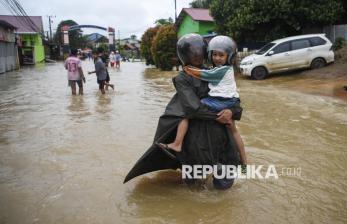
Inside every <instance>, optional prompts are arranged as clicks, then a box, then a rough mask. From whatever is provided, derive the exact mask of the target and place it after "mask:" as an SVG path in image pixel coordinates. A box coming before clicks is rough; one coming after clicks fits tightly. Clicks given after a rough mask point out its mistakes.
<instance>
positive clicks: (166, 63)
mask: <svg viewBox="0 0 347 224" xmlns="http://www.w3.org/2000/svg"><path fill="white" fill-rule="evenodd" d="M176 42H177V35H176V28H175V26H174V25H173V24H170V25H163V26H160V28H159V30H158V32H157V34H156V35H155V37H154V38H153V42H152V47H151V53H152V56H153V60H154V63H155V65H156V66H157V67H158V68H160V69H162V70H166V71H169V70H172V67H173V65H174V63H173V59H174V58H175V57H176Z"/></svg>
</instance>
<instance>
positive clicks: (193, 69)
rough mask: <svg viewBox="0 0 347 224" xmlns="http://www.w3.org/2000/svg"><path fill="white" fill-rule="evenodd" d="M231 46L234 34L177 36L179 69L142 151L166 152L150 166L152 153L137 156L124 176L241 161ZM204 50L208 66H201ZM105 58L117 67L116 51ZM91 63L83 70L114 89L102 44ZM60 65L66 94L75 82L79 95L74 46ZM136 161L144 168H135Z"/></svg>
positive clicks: (228, 182)
mask: <svg viewBox="0 0 347 224" xmlns="http://www.w3.org/2000/svg"><path fill="white" fill-rule="evenodd" d="M236 47H237V46H236V43H235V42H234V40H233V39H231V38H230V37H227V36H216V37H214V38H212V39H211V40H210V42H209V43H208V45H207V44H206V42H205V40H204V39H203V38H202V37H201V36H200V35H198V34H187V35H184V36H183V37H181V38H180V39H179V40H178V42H177V54H178V57H179V59H180V61H181V63H182V66H183V70H182V71H181V72H179V74H178V75H177V76H176V77H174V78H173V84H174V86H175V89H176V94H175V95H174V96H173V98H172V99H171V101H170V102H169V103H168V105H167V107H166V109H165V112H164V114H163V115H162V116H161V117H160V119H159V123H158V128H157V132H156V135H155V138H154V141H153V145H152V146H151V147H150V148H149V150H148V152H147V153H145V155H144V156H143V157H146V156H149V157H150V156H153V155H154V154H156V153H162V155H165V156H166V157H161V156H159V158H160V159H159V160H158V161H157V163H158V164H156V165H154V168H153V167H150V166H153V164H146V163H148V161H152V162H153V160H155V159H157V158H158V157H157V156H154V157H153V158H155V159H152V160H151V159H147V160H144V161H142V159H143V157H142V158H141V159H140V160H139V161H138V163H137V164H136V165H135V167H134V168H133V169H132V170H131V171H130V172H129V174H128V176H127V177H126V181H127V180H129V179H131V178H133V177H135V176H138V175H141V174H143V173H146V172H150V171H154V170H160V169H169V168H172V169H175V168H179V165H183V164H189V165H197V164H201V165H216V164H225V165H239V164H241V165H246V164H247V159H246V153H245V147H244V144H243V141H242V138H241V135H240V134H239V132H238V130H237V128H236V125H235V120H240V119H241V114H242V108H241V106H240V96H239V93H238V90H237V86H236V82H235V76H234V69H233V65H234V62H235V55H236ZM206 55H207V59H208V62H209V64H210V65H211V67H210V68H207V67H205V66H204V61H205V59H206ZM109 60H110V64H111V67H112V68H113V67H114V66H115V67H116V68H119V67H120V60H121V57H120V55H119V53H118V52H116V53H114V52H111V54H110V56H109ZM94 63H95V71H92V72H88V74H92V73H95V74H96V77H97V82H98V84H99V89H100V91H101V93H102V94H105V89H107V88H108V87H110V88H112V89H114V85H113V84H110V83H109V82H110V77H109V74H108V71H107V65H108V63H109V61H108V60H107V56H106V55H105V54H104V50H103V49H102V48H98V49H97V51H96V52H95V54H94ZM65 68H66V69H67V70H68V81H69V86H71V90H72V94H73V95H76V94H77V93H76V84H77V85H78V86H79V94H81V95H82V94H83V82H85V78H84V74H83V70H82V67H81V61H80V60H79V59H78V58H77V50H75V49H72V50H71V56H70V57H69V58H67V59H66V61H65ZM151 152H155V153H154V154H153V153H151ZM143 163H144V165H143ZM137 166H138V167H141V169H144V167H147V168H145V169H144V170H145V171H138V170H137V169H139V168H137ZM148 167H150V168H148ZM190 181H193V182H194V180H190ZM233 182H234V180H233V179H227V178H224V179H217V178H214V179H213V184H214V186H215V187H216V188H219V189H227V188H229V187H231V186H232V184H233Z"/></svg>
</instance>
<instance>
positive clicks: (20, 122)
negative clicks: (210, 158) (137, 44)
mask: <svg viewBox="0 0 347 224" xmlns="http://www.w3.org/2000/svg"><path fill="white" fill-rule="evenodd" d="M121 66H122V68H121V70H120V71H118V70H111V69H110V74H111V82H114V83H115V86H116V90H115V91H112V90H111V91H108V92H107V94H106V95H104V96H103V95H101V94H100V93H99V92H98V87H97V84H96V80H95V75H89V76H87V84H86V86H85V95H84V96H82V97H81V96H71V93H70V89H69V88H68V86H67V80H66V71H65V70H64V68H63V65H62V63H57V64H46V65H39V66H36V67H27V68H22V69H21V70H19V71H14V72H9V73H6V74H2V75H0V113H1V117H0V223H11V224H12V223H20V224H25V223H44V224H46V223H59V224H62V223H74V224H79V223H83V224H84V223H233V224H234V223H236V224H237V223H346V222H347V213H346V208H347V174H346V170H347V150H346V149H347V104H346V101H342V100H340V99H336V98H331V97H326V96H319V95H311V94H304V93H302V92H297V91H293V90H290V89H288V88H285V87H286V85H288V86H290V82H291V80H288V78H286V77H284V78H281V77H277V78H276V79H267V80H264V81H260V82H257V81H252V80H248V79H244V78H242V79H240V78H239V79H238V81H237V82H238V86H239V89H240V95H241V100H242V105H243V107H244V114H243V117H242V120H241V121H240V122H238V128H239V130H240V133H241V135H242V137H243V139H244V142H245V145H246V150H247V155H248V159H249V163H250V164H258V165H259V164H264V165H269V164H274V165H275V166H276V169H278V171H280V170H281V169H283V168H284V169H285V170H288V169H286V168H290V169H293V170H299V169H300V170H301V173H300V175H299V174H298V175H290V174H289V173H288V171H287V172H286V173H282V174H283V175H282V176H280V177H279V179H277V180H276V179H269V180H260V179H252V180H240V179H238V180H236V182H235V184H234V186H233V187H232V188H231V189H230V190H227V191H217V190H214V189H213V187H212V184H211V183H210V181H207V182H206V183H204V184H202V185H201V186H200V187H196V188H190V187H187V186H186V185H185V184H184V183H182V181H181V177H180V173H179V172H177V171H162V172H155V173H152V174H147V175H143V176H140V177H137V178H135V179H133V180H131V181H130V182H128V183H127V184H123V179H124V177H125V175H126V174H127V172H128V171H129V170H130V169H131V168H132V166H133V165H134V163H135V162H136V161H137V159H138V158H139V157H140V156H141V155H142V154H143V153H144V151H145V150H146V149H147V148H148V147H149V146H150V144H151V142H152V139H153V136H154V133H155V129H156V125H157V122H158V118H159V116H160V115H161V114H162V113H163V111H164V108H165V105H166V104H167V103H168V101H169V100H170V98H171V97H172V95H173V94H174V88H173V86H172V83H171V78H172V77H173V76H174V75H175V72H160V71H157V70H156V69H153V68H147V67H146V66H145V65H144V64H143V63H139V62H137V63H130V62H128V63H123V64H122V65H121ZM83 69H84V71H85V72H86V71H90V70H93V64H92V63H91V62H88V61H86V62H83ZM274 80H275V81H274ZM279 86H280V87H279Z"/></svg>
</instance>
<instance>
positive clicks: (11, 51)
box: [0, 20, 18, 74]
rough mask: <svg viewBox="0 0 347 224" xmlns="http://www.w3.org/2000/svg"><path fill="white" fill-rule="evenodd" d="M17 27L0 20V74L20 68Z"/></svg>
mask: <svg viewBox="0 0 347 224" xmlns="http://www.w3.org/2000/svg"><path fill="white" fill-rule="evenodd" d="M15 29H16V27H14V26H12V25H11V24H9V23H7V22H6V21H3V20H0V74H1V73H4V72H7V71H11V70H14V69H16V68H18V63H17V58H18V57H17V52H18V49H17V45H16V36H15V33H14V32H15Z"/></svg>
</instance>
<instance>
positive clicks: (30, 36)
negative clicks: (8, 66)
mask: <svg viewBox="0 0 347 224" xmlns="http://www.w3.org/2000/svg"><path fill="white" fill-rule="evenodd" d="M0 20H3V21H6V22H7V23H9V24H11V25H12V26H14V27H16V31H15V33H16V34H17V38H18V42H17V43H18V57H19V61H20V64H35V63H38V62H42V61H44V60H45V51H44V46H43V43H42V34H43V25H42V17H41V16H10V15H0Z"/></svg>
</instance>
